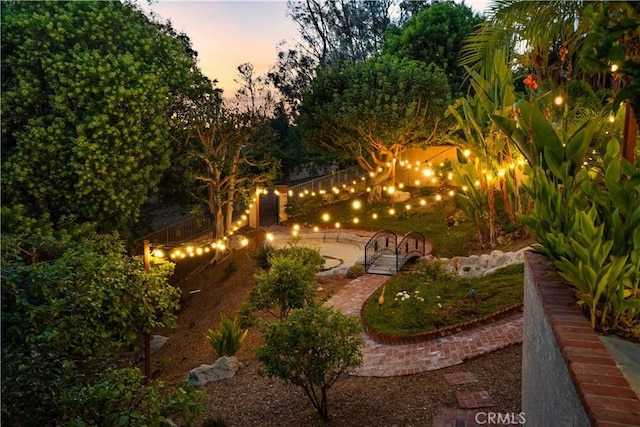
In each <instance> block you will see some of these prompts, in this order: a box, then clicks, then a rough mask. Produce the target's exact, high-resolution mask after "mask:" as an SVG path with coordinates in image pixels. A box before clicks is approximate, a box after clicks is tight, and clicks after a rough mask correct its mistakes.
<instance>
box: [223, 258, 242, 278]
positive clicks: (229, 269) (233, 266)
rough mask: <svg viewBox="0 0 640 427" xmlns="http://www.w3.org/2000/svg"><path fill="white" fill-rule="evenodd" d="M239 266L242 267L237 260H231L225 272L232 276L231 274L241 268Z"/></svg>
mask: <svg viewBox="0 0 640 427" xmlns="http://www.w3.org/2000/svg"><path fill="white" fill-rule="evenodd" d="M239 268H240V266H239V265H238V263H237V262H235V261H231V262H230V263H229V264H227V265H226V266H225V267H224V273H225V274H226V275H227V276H230V275H232V274H233V273H235V272H236V271H238V269H239Z"/></svg>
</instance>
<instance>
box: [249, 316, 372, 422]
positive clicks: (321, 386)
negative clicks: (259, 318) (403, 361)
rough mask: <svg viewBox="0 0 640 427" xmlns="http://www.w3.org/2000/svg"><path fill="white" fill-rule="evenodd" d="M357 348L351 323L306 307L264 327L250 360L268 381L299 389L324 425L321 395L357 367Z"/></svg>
mask: <svg viewBox="0 0 640 427" xmlns="http://www.w3.org/2000/svg"><path fill="white" fill-rule="evenodd" d="M363 345H364V341H363V339H362V336H361V326H360V322H359V321H358V320H357V319H352V318H349V317H347V316H345V315H344V314H342V313H340V312H339V311H338V310H336V309H333V308H330V307H323V306H312V307H308V308H304V309H300V310H293V311H292V312H291V314H290V316H289V317H287V318H285V319H282V320H280V321H278V322H275V323H273V324H271V325H269V327H268V329H267V332H266V335H265V344H264V345H263V346H262V347H260V348H258V349H257V351H256V355H257V357H258V360H259V361H260V362H262V363H264V365H265V367H266V373H267V375H268V376H269V377H278V378H281V379H283V380H285V381H286V382H288V383H289V384H293V385H297V386H299V387H302V389H303V390H304V391H305V394H306V395H307V396H308V397H309V399H310V400H311V402H312V404H313V406H314V407H315V408H316V410H317V411H318V414H319V415H320V417H321V418H322V419H324V420H327V419H328V417H329V413H328V406H327V391H328V390H329V388H330V387H331V386H332V385H333V384H334V383H335V382H336V380H337V379H338V377H339V376H340V375H342V374H343V373H346V372H347V371H349V370H350V369H352V368H356V367H358V366H360V365H361V364H362V352H361V348H362V346H363Z"/></svg>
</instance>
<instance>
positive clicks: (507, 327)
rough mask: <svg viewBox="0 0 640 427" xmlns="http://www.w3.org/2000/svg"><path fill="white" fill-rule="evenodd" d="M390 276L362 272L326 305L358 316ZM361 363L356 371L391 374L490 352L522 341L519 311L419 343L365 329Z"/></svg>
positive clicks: (438, 366) (436, 366)
mask: <svg viewBox="0 0 640 427" xmlns="http://www.w3.org/2000/svg"><path fill="white" fill-rule="evenodd" d="M388 279H389V276H376V275H365V276H362V277H359V278H357V279H355V280H353V281H351V282H350V283H348V284H347V285H346V286H345V287H343V288H342V289H341V290H340V291H338V292H336V293H335V294H334V295H333V296H332V297H331V298H329V300H328V301H327V305H330V306H333V307H336V308H339V309H340V310H342V312H343V313H345V314H346V315H348V316H351V317H359V316H360V310H361V308H362V305H363V304H364V302H365V300H366V299H367V298H368V297H369V296H370V295H371V294H372V293H373V292H375V290H376V289H378V288H379V287H380V286H382V284H383V283H384V282H386V281H387V280H388ZM363 335H364V338H365V347H364V349H363V350H362V353H363V356H364V362H363V365H362V366H361V367H360V368H359V369H358V370H356V371H355V372H354V374H355V375H359V376H367V377H393V376H400V375H411V374H417V373H420V372H425V371H432V370H436V369H441V368H446V367H448V366H453V365H457V364H460V363H462V362H464V361H465V360H466V359H469V358H471V357H475V356H479V355H481V354H485V353H490V352H492V351H496V350H499V349H501V348H504V347H507V346H509V345H511V344H515V343H521V342H522V314H521V313H519V314H515V315H512V316H509V317H506V318H504V319H501V320H498V321H496V322H493V323H491V324H488V325H483V326H479V327H477V328H475V329H472V330H469V331H463V332H460V333H457V334H455V335H450V336H447V337H443V338H438V339H435V340H432V341H425V342H422V343H418V344H404V345H393V346H389V345H383V344H379V343H377V342H375V341H373V340H372V339H370V338H369V337H368V336H366V335H365V334H364V333H363Z"/></svg>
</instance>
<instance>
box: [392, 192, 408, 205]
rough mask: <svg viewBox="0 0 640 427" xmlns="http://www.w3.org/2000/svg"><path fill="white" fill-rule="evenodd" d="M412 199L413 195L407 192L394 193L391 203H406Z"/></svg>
mask: <svg viewBox="0 0 640 427" xmlns="http://www.w3.org/2000/svg"><path fill="white" fill-rule="evenodd" d="M410 198H411V193H409V192H407V191H394V192H393V194H392V195H391V203H402V202H406V201H407V200H409V199H410Z"/></svg>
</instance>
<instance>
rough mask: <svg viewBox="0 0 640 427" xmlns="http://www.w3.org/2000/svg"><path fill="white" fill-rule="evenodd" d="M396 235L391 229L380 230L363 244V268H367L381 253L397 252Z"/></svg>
mask: <svg viewBox="0 0 640 427" xmlns="http://www.w3.org/2000/svg"><path fill="white" fill-rule="evenodd" d="M397 244H398V236H397V235H396V233H394V232H393V231H391V230H380V231H378V232H377V233H376V234H374V235H373V236H372V237H371V239H369V241H368V242H367V244H366V245H365V246H364V268H365V270H369V267H371V265H373V263H374V262H375V260H376V259H378V258H379V257H380V256H381V255H382V254H385V253H389V254H396V253H397Z"/></svg>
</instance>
